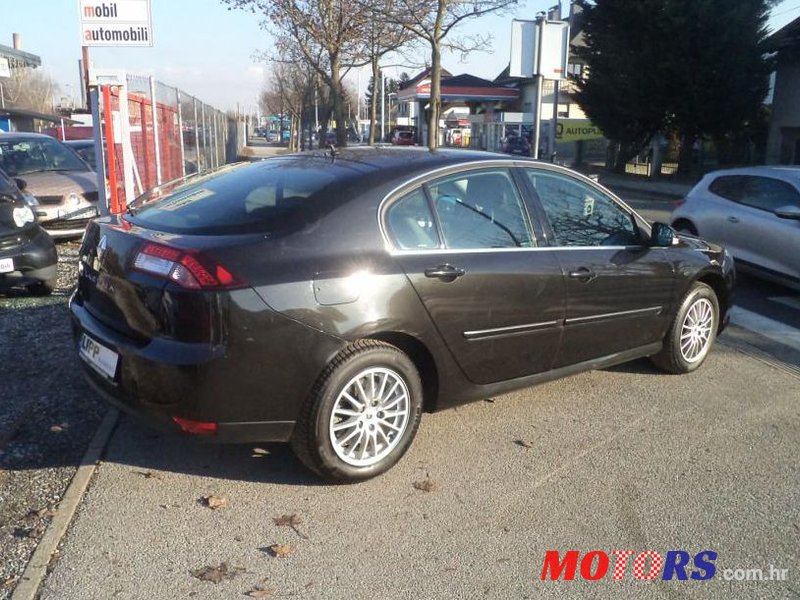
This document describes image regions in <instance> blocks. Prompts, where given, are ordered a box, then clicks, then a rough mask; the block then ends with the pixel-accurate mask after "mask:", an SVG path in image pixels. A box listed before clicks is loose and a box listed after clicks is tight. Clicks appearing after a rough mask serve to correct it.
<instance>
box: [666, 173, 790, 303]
mask: <svg viewBox="0 0 800 600" xmlns="http://www.w3.org/2000/svg"><path fill="white" fill-rule="evenodd" d="M671 222H672V226H673V227H674V228H675V229H677V230H678V231H682V232H685V233H691V234H694V235H699V236H701V237H703V238H704V239H707V240H710V241H713V242H719V243H721V244H724V245H725V246H726V247H727V248H728V250H729V251H730V252H731V254H733V256H734V258H735V259H736V264H737V266H738V267H741V268H742V269H743V270H747V271H752V272H754V273H755V274H758V275H761V276H764V277H766V278H768V279H773V280H777V281H779V282H781V283H784V284H786V285H789V286H790V287H793V288H797V289H800V167H750V168H742V169H727V170H723V171H714V172H713V173H709V174H708V175H706V176H705V177H703V179H701V180H700V182H699V183H698V184H697V185H696V186H695V187H694V188H692V191H691V192H689V194H688V196H687V197H686V200H685V201H684V202H683V203H682V204H680V206H678V208H677V209H676V210H675V211H674V212H673V213H672V218H671Z"/></svg>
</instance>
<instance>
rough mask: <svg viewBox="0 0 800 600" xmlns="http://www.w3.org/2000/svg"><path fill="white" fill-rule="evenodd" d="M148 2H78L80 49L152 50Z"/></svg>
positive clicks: (148, 0) (82, 0)
mask: <svg viewBox="0 0 800 600" xmlns="http://www.w3.org/2000/svg"><path fill="white" fill-rule="evenodd" d="M150 1H151V0H116V1H114V2H97V1H96V0H78V3H79V8H80V20H81V45H82V46H152V45H153V24H152V12H151V6H150Z"/></svg>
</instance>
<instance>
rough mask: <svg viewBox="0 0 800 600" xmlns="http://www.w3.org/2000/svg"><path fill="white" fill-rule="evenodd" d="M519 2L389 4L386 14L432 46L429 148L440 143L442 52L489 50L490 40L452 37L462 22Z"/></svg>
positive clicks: (410, 0)
mask: <svg viewBox="0 0 800 600" xmlns="http://www.w3.org/2000/svg"><path fill="white" fill-rule="evenodd" d="M515 3H516V0H472V1H469V0H459V1H457V0H385V5H384V8H383V9H382V14H383V15H384V18H385V19H386V21H388V22H389V23H392V24H393V25H397V26H400V27H402V28H403V29H405V30H406V31H408V32H410V33H411V34H413V35H414V36H415V37H417V38H419V39H420V40H422V41H423V42H425V43H426V44H427V45H428V46H430V52H431V56H430V64H431V72H430V76H431V100H430V111H429V112H428V147H429V148H430V149H431V150H435V149H436V147H437V145H438V142H439V115H440V113H441V107H442V92H441V90H442V50H451V51H454V52H458V53H460V54H461V55H462V56H465V55H467V54H469V53H470V52H473V51H476V50H484V49H486V48H488V46H489V43H490V42H491V37H490V36H483V35H480V34H479V35H470V36H454V35H451V34H453V32H454V29H456V28H457V27H458V26H459V25H460V24H461V23H462V22H464V21H466V20H467V19H474V18H477V17H480V16H483V15H486V14H488V13H492V12H498V11H502V10H505V9H507V8H508V7H509V6H511V5H512V4H515Z"/></svg>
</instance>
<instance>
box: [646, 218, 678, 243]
mask: <svg viewBox="0 0 800 600" xmlns="http://www.w3.org/2000/svg"><path fill="white" fill-rule="evenodd" d="M678 243H679V240H678V234H677V233H675V230H674V229H673V228H672V227H670V226H669V225H666V224H665V223H653V228H652V229H651V232H650V245H651V246H654V247H657V248H668V247H669V246H675V245H677V244H678Z"/></svg>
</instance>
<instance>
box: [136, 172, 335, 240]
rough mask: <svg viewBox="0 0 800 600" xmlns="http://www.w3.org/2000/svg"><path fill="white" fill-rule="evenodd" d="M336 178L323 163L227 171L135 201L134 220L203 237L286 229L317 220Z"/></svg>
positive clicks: (329, 199) (330, 198) (164, 188)
mask: <svg viewBox="0 0 800 600" xmlns="http://www.w3.org/2000/svg"><path fill="white" fill-rule="evenodd" d="M338 180H339V173H338V170H337V168H336V167H333V166H332V165H331V164H330V161H324V160H320V161H318V164H314V162H313V161H308V162H304V163H292V162H289V161H283V160H274V159H272V160H267V161H263V162H260V163H254V164H250V165H240V166H235V167H229V168H226V169H224V170H223V171H222V172H217V173H214V174H212V175H209V176H206V177H201V178H195V179H190V180H189V181H190V182H189V183H185V184H183V185H178V186H177V187H174V188H170V187H169V186H162V187H161V188H160V189H159V188H156V190H153V191H152V192H149V193H148V194H146V195H145V196H143V197H141V198H139V199H137V200H136V201H135V203H134V205H133V217H132V218H131V219H130V220H131V221H132V222H133V223H135V224H136V225H142V226H144V227H148V228H152V229H156V230H160V231H168V232H172V233H189V234H192V233H193V234H200V235H215V234H217V235H219V234H229V233H246V232H279V231H286V230H290V229H291V228H293V227H296V226H301V225H302V224H304V223H307V222H309V221H310V220H313V218H314V215H316V214H318V211H319V210H320V209H321V206H320V205H321V204H322V203H330V202H333V201H335V198H336V197H338V196H336V195H335V190H329V188H332V187H335V186H333V184H334V183H336V182H337V181H338ZM326 191H328V193H326Z"/></svg>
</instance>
